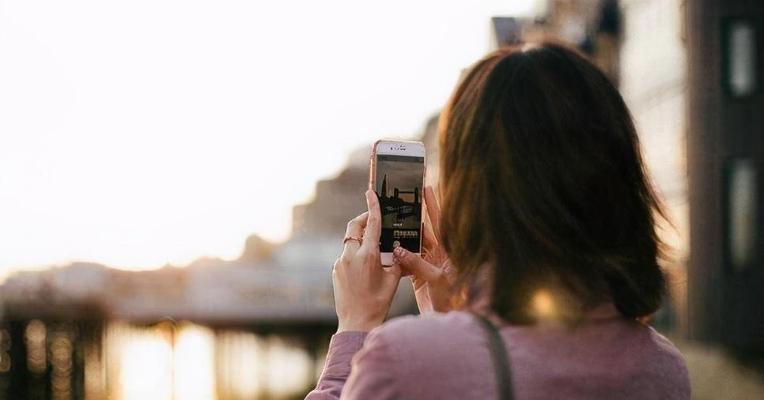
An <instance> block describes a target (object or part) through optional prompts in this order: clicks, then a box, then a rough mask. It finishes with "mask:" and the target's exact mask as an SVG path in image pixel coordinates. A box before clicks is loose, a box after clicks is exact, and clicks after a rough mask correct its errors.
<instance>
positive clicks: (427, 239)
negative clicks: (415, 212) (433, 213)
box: [422, 213, 438, 251]
mask: <svg viewBox="0 0 764 400" xmlns="http://www.w3.org/2000/svg"><path fill="white" fill-rule="evenodd" d="M422 246H424V249H425V250H426V251H433V250H434V249H436V248H437V247H438V239H437V238H436V236H435V232H434V231H433V230H432V222H430V217H429V215H428V214H427V213H425V214H424V232H422Z"/></svg>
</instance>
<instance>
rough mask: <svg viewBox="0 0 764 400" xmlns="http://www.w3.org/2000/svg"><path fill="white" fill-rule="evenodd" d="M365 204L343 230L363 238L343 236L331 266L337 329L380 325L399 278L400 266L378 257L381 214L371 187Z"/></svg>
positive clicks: (388, 308) (338, 330)
mask: <svg viewBox="0 0 764 400" xmlns="http://www.w3.org/2000/svg"><path fill="white" fill-rule="evenodd" d="M366 204H367V206H368V209H369V210H368V211H367V212H365V213H363V214H361V215H359V216H358V217H356V218H354V219H352V220H351V221H350V222H348V226H347V233H346V234H345V237H346V238H361V237H363V240H361V241H360V242H361V243H359V241H357V240H354V239H351V240H346V241H345V249H344V250H343V252H342V255H341V256H340V258H339V259H337V261H336V262H335V263H334V269H333V270H332V283H333V285H334V304H335V307H336V309H337V318H338V319H339V325H338V327H337V332H343V331H364V332H365V331H369V330H371V329H374V328H376V327H377V326H379V325H382V322H384V320H385V316H387V312H388V311H389V310H390V303H391V302H392V301H393V295H394V294H395V290H396V289H397V288H398V281H399V280H400V278H401V269H400V267H398V266H392V267H383V266H382V263H381V261H380V258H379V237H380V234H381V229H382V228H381V226H382V215H381V212H380V208H379V200H378V199H377V195H376V193H374V191H372V190H368V191H366Z"/></svg>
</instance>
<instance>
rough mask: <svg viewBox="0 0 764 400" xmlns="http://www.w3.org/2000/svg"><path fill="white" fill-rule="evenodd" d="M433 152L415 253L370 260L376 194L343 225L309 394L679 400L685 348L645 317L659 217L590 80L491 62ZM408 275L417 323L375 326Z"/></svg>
mask: <svg viewBox="0 0 764 400" xmlns="http://www.w3.org/2000/svg"><path fill="white" fill-rule="evenodd" d="M440 151H441V166H440V195H441V197H440V199H441V201H442V209H438V206H437V204H438V202H437V199H436V196H435V195H434V193H433V191H432V189H429V188H428V189H427V190H426V192H425V202H426V207H427V216H428V218H427V221H426V222H427V223H426V228H425V232H424V247H425V252H424V256H423V258H420V257H419V256H417V255H415V254H412V253H410V252H408V251H406V250H404V249H401V248H399V249H396V251H395V253H394V259H395V265H393V266H392V267H390V268H385V267H382V266H381V265H380V262H379V249H378V244H377V243H378V238H379V235H380V210H379V203H378V202H377V197H376V195H375V194H374V193H373V192H371V191H369V192H367V193H366V198H367V203H368V211H367V212H366V213H364V214H362V215H360V216H358V217H357V218H355V219H353V220H352V221H350V223H349V224H348V230H347V236H346V240H345V242H346V243H345V248H344V251H343V253H342V256H341V257H340V258H339V259H338V260H337V262H336V263H335V265H334V271H333V282H334V293H335V302H336V308H337V316H338V318H339V327H338V330H337V333H336V334H335V335H334V336H333V337H332V340H331V344H330V346H329V354H328V356H327V360H326V365H325V368H324V371H323V374H322V376H321V378H320V380H319V382H318V385H317V387H316V389H315V390H314V391H313V392H311V393H310V394H309V395H308V398H309V399H324V398H327V399H329V398H339V397H340V396H341V397H342V398H343V399H345V398H347V399H494V398H500V397H501V398H509V397H510V396H514V398H516V399H687V398H689V381H688V375H687V369H686V366H685V364H684V361H683V359H682V356H681V354H680V353H679V351H678V350H677V349H676V348H675V347H674V346H673V345H672V344H671V342H669V341H668V340H667V339H666V338H664V337H663V336H661V335H660V334H658V333H657V332H655V331H654V330H653V329H652V328H650V327H649V326H647V325H646V324H644V323H643V321H645V317H646V316H649V315H650V314H652V313H653V312H655V311H656V310H657V309H658V307H659V306H660V303H661V300H662V298H663V296H664V291H665V279H664V275H663V273H662V271H661V269H660V267H659V266H658V262H657V261H658V258H660V256H661V251H660V249H661V247H662V244H661V243H660V241H659V239H658V237H657V235H656V230H655V221H654V218H656V217H660V216H662V215H663V214H662V213H661V210H660V207H659V204H658V200H657V198H656V196H655V194H654V192H653V190H652V188H651V186H650V183H649V181H648V178H647V174H646V172H645V168H644V165H643V163H642V160H641V156H640V150H639V142H638V138H637V134H636V131H635V128H634V124H633V122H632V120H631V117H630V115H629V111H628V110H627V108H626V105H625V104H624V101H623V99H622V98H621V96H620V95H619V93H618V91H617V90H616V88H615V87H614V86H613V85H612V84H611V83H610V82H609V80H608V78H607V77H606V76H605V75H604V74H603V73H602V72H601V71H600V70H598V69H597V68H596V67H595V66H593V65H592V64H591V63H590V62H589V61H587V60H586V59H585V58H584V57H582V56H581V55H579V54H578V53H576V52H575V51H573V50H570V49H568V48H566V47H563V46H560V45H555V44H543V45H540V46H536V47H523V48H507V49H501V50H498V51H496V52H494V53H492V54H490V55H488V56H487V57H486V58H484V59H482V60H481V61H479V62H478V63H476V64H475V65H474V66H473V67H472V68H471V69H470V70H469V71H468V73H467V74H466V76H465V77H464V79H463V81H462V82H461V83H460V84H459V85H458V87H457V88H456V90H455V92H454V94H453V95H452V98H451V99H450V102H449V103H448V105H447V107H446V109H445V110H444V113H443V115H442V117H441V125H440ZM361 236H362V237H363V240H362V241H356V240H353V239H352V238H357V237H361ZM359 242H360V243H359ZM404 274H410V275H411V279H412V281H413V284H414V289H415V294H416V300H417V304H418V306H419V309H420V311H421V314H422V315H421V316H417V317H414V316H408V317H403V318H397V319H395V320H392V321H389V322H387V323H385V324H383V321H384V318H385V315H386V314H387V312H388V309H389V306H390V302H391V299H392V297H393V294H394V292H395V289H396V287H397V285H398V280H399V279H400V277H401V275H404ZM483 321H489V322H488V323H487V325H486V323H485V322H483ZM491 325H492V326H494V327H496V328H495V329H497V331H498V332H499V335H497V336H491V332H492V328H491V327H490V326H491ZM486 327H487V328H486ZM502 344H503V345H504V346H505V348H504V347H502ZM351 361H352V363H351ZM507 361H508V362H507ZM351 364H352V365H351ZM506 364H508V365H509V368H508V370H507V369H506V368H504V369H503V368H501V366H502V365H504V366H505V367H506Z"/></svg>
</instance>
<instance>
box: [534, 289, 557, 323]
mask: <svg viewBox="0 0 764 400" xmlns="http://www.w3.org/2000/svg"><path fill="white" fill-rule="evenodd" d="M533 310H534V311H535V313H536V315H537V316H539V317H541V318H544V317H551V316H552V315H554V312H555V307H554V301H553V300H552V296H551V295H550V294H549V293H548V292H547V291H545V290H539V291H538V292H536V294H535V295H534V296H533Z"/></svg>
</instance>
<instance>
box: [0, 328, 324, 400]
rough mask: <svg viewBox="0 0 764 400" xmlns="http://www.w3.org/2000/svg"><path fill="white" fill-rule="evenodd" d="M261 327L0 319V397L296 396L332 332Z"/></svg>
mask: <svg viewBox="0 0 764 400" xmlns="http://www.w3.org/2000/svg"><path fill="white" fill-rule="evenodd" d="M269 330H270V331H268V330H263V329H254V328H252V329H239V328H213V327H209V326H205V325H200V324H195V323H191V322H174V321H163V322H159V323H152V324H135V323H129V322H125V321H109V322H43V321H40V320H32V321H24V322H15V323H6V324H4V325H0V398H8V399H15V398H28V399H79V398H85V399H105V398H109V399H116V400H133V399H141V400H152V399H157V400H181V399H292V398H302V396H304V394H305V393H306V392H307V391H308V390H310V388H312V387H313V385H314V384H315V381H316V379H317V376H318V374H319V373H320V369H321V367H322V366H323V356H324V354H325V352H326V345H327V344H328V338H329V335H330V334H331V331H329V328H328V327H313V328H306V327H292V328H286V329H279V330H274V329H269ZM22 342H23V343H22Z"/></svg>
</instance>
